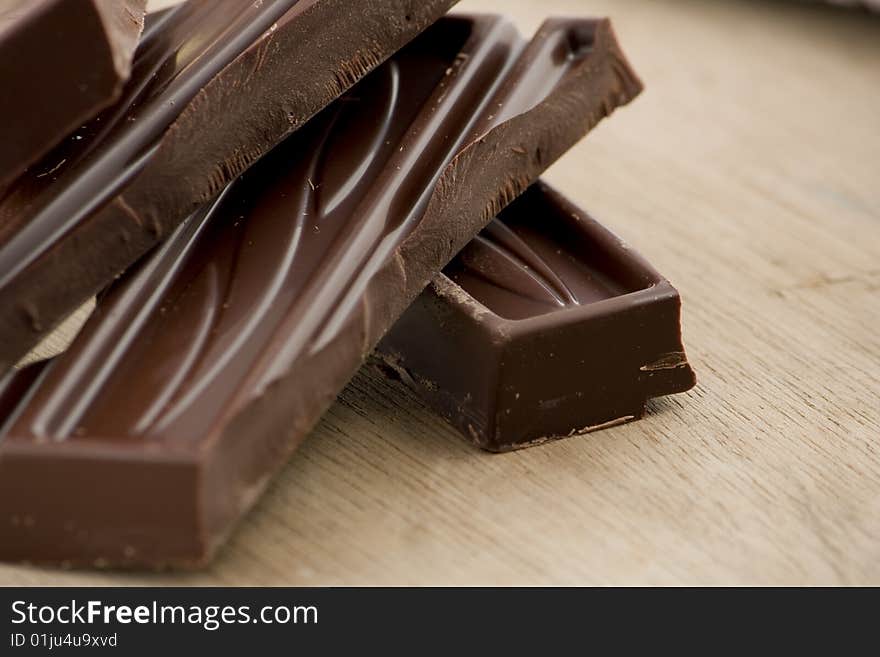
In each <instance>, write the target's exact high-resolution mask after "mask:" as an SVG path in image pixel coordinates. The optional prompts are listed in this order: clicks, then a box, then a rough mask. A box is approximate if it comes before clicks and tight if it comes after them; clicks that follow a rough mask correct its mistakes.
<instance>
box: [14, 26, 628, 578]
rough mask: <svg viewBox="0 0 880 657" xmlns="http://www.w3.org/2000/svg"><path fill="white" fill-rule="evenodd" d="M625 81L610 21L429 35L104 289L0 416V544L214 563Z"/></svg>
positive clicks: (618, 96) (622, 93) (97, 556)
mask: <svg viewBox="0 0 880 657" xmlns="http://www.w3.org/2000/svg"><path fill="white" fill-rule="evenodd" d="M640 88H641V87H640V84H639V82H638V80H637V78H636V77H635V75H634V74H633V73H632V72H631V70H630V69H629V67H628V65H627V64H626V62H625V60H624V59H623V57H622V55H621V53H620V51H619V49H618V47H617V44H616V42H615V40H614V37H613V33H612V31H611V28H610V25H609V24H608V23H607V22H606V21H586V20H555V21H551V22H548V23H547V24H546V25H545V26H544V27H542V29H541V30H540V31H539V33H538V34H537V36H536V37H535V38H534V40H533V41H532V42H531V43H530V44H528V45H526V44H525V42H524V41H523V39H522V38H521V37H520V36H519V35H518V34H517V32H516V30H515V29H514V28H513V27H512V26H511V25H510V24H509V23H507V22H506V21H504V20H501V19H498V18H495V17H479V18H473V19H471V18H463V17H461V18H447V19H444V20H442V21H441V22H439V23H438V24H437V25H436V26H434V27H432V28H430V29H429V30H428V31H427V33H426V34H424V35H423V36H421V37H419V39H417V40H416V41H415V42H413V43H412V44H411V45H409V46H408V47H406V48H405V49H404V50H403V51H401V52H400V53H399V54H398V55H396V56H394V57H393V58H392V60H391V61H390V62H389V63H387V64H386V65H384V66H383V67H381V68H380V69H379V70H378V71H377V72H375V73H374V74H372V75H371V76H370V77H368V78H367V79H366V80H364V81H363V82H362V83H360V84H359V85H358V86H357V87H356V88H355V89H353V90H352V92H351V93H349V94H348V95H346V96H345V97H343V98H342V99H341V100H340V101H339V102H338V103H336V104H335V105H333V106H331V108H330V109H328V110H326V111H325V112H323V113H322V114H320V115H319V116H318V117H316V119H315V120H313V121H312V122H311V123H310V124H309V125H308V126H307V127H306V128H305V129H303V130H301V131H299V132H297V133H296V134H295V135H293V136H292V137H291V138H290V139H289V140H288V141H286V142H285V143H284V144H282V145H281V146H280V147H278V148H276V149H275V150H274V151H273V152H272V153H270V154H269V156H267V157H266V158H264V160H263V161H261V162H260V163H259V164H258V165H257V166H255V167H254V168H253V169H251V170H250V171H249V172H247V173H246V174H244V175H243V176H242V177H241V178H240V179H239V181H238V182H237V183H235V184H233V185H232V186H230V187H229V188H228V190H227V191H226V192H224V194H223V195H222V196H221V197H220V199H219V200H218V201H217V202H215V203H214V204H212V205H210V206H209V207H207V208H205V209H204V210H203V211H201V212H199V213H197V214H196V215H194V216H193V217H191V218H190V219H189V220H188V221H187V222H185V223H184V224H183V225H182V226H181V227H180V228H179V229H178V230H177V231H176V233H175V234H174V235H173V236H172V238H171V239H169V240H168V241H167V242H166V243H165V244H163V245H162V246H161V247H160V248H159V249H158V250H157V251H156V252H155V253H154V254H152V255H151V256H150V257H149V258H147V259H146V260H144V261H142V263H141V264H140V265H139V266H138V267H137V269H136V270H134V271H131V272H129V273H127V274H126V275H125V277H124V278H123V279H122V280H121V281H119V282H118V283H117V284H116V285H114V286H113V287H112V288H111V290H110V291H109V292H108V293H107V294H106V295H105V296H103V297H102V299H100V301H99V303H98V307H97V309H96V311H95V313H94V314H93V316H92V317H91V318H90V320H89V321H88V322H87V324H86V326H85V327H84V329H83V332H82V333H81V334H80V335H79V336H78V337H77V339H76V340H75V341H74V343H73V345H72V346H71V348H70V349H69V350H68V351H67V352H66V353H64V354H62V355H61V356H59V357H58V358H57V359H56V360H55V361H54V362H53V363H52V364H51V365H49V366H47V367H46V369H45V370H44V371H43V372H42V373H41V375H40V377H39V379H38V380H37V381H36V383H35V384H34V385H33V386H31V388H30V389H29V391H28V392H27V394H26V395H25V396H24V398H23V399H22V401H21V402H20V403H19V404H18V405H17V408H16V410H15V411H14V412H13V413H12V415H11V416H10V417H9V419H8V421H7V423H6V425H5V427H4V429H3V432H2V436H3V442H2V443H0V557H2V558H4V559H14V560H18V559H26V560H29V561H35V562H55V563H57V562H69V563H73V564H95V565H125V566H135V565H140V566H145V565H149V566H161V565H167V564H171V565H177V566H193V565H199V564H203V563H205V562H206V561H208V560H209V559H210V558H211V555H212V554H213V553H214V551H215V549H216V548H217V546H218V545H219V544H220V542H221V541H222V539H223V537H224V536H225V535H226V534H227V533H228V532H229V531H230V529H231V527H232V526H233V524H234V521H235V520H236V519H237V518H238V517H239V516H240V515H241V514H242V513H243V512H244V511H245V510H246V509H247V508H248V507H249V506H250V505H251V504H253V502H254V500H255V499H256V498H257V497H258V496H259V494H260V492H261V491H262V490H263V488H264V487H265V485H266V483H267V481H268V480H269V478H270V477H271V475H272V473H273V472H275V471H276V470H277V469H278V468H280V467H281V465H282V464H283V463H284V461H285V460H286V458H287V457H288V456H289V455H290V453H291V452H292V451H293V450H294V449H295V448H296V447H297V445H298V444H299V443H300V441H301V440H302V439H303V438H304V437H305V435H306V433H307V432H308V431H309V430H310V429H311V427H312V426H313V425H314V423H315V422H316V421H317V420H318V418H319V417H320V415H321V414H322V413H323V412H324V410H326V409H327V407H328V406H329V405H330V404H331V403H332V402H333V400H334V398H335V397H336V395H337V394H338V392H339V391H340V390H341V389H342V387H343V386H344V385H345V383H346V382H347V381H348V380H349V378H350V377H351V376H352V375H353V374H354V373H355V372H356V370H357V368H358V367H359V366H360V365H361V363H362V362H363V360H364V359H365V357H366V355H367V354H368V353H369V352H370V351H371V350H372V348H373V347H374V345H375V344H376V342H377V341H378V340H379V338H380V337H381V336H382V335H383V334H384V333H385V332H386V331H387V329H388V328H389V326H390V325H391V324H392V323H393V322H394V320H395V319H396V318H397V317H398V316H399V315H400V313H401V312H402V311H403V310H404V309H405V307H406V306H407V304H408V303H409V302H411V301H412V300H413V299H414V298H415V297H416V296H417V295H418V293H419V292H420V291H421V290H422V289H423V288H424V286H425V285H426V284H427V283H428V282H429V281H430V279H431V278H432V277H433V276H434V275H436V274H437V272H439V270H440V269H441V267H442V266H443V265H444V264H446V263H447V262H448V261H449V260H450V259H451V258H452V257H453V255H454V254H455V253H456V252H457V251H459V250H460V249H461V247H462V246H464V244H466V243H467V242H468V241H469V240H470V239H472V238H473V237H474V235H476V233H477V232H478V231H479V230H480V228H482V227H483V226H484V225H485V224H486V223H487V222H488V221H489V219H490V218H491V217H493V216H495V214H497V212H498V211H499V210H500V209H501V208H502V207H503V206H504V205H506V204H507V203H508V202H509V201H510V200H511V199H512V198H514V197H515V196H517V195H518V194H520V193H521V192H522V191H523V190H524V189H526V187H527V186H528V185H529V184H530V183H531V182H533V181H534V180H535V179H536V178H537V176H538V175H539V174H540V172H541V171H543V170H544V169H545V168H546V167H547V166H549V165H550V164H551V163H552V162H553V161H554V160H556V159H557V158H558V157H559V156H560V155H561V154H562V153H563V152H564V151H565V150H566V149H567V148H568V147H570V146H571V145H572V144H573V143H575V142H576V141H577V140H578V139H579V138H580V137H582V136H583V135H584V134H585V133H586V132H587V131H588V130H589V129H590V128H592V127H593V126H594V125H595V124H596V123H597V122H598V121H599V120H600V119H601V118H603V117H604V116H606V115H607V114H608V113H609V112H611V111H612V110H613V109H614V108H615V107H617V106H618V105H620V104H623V103H626V102H628V101H629V100H630V99H631V98H632V97H633V96H634V95H636V94H637V93H638V91H639V90H640ZM38 480H39V481H40V485H39V486H34V485H33V483H34V481H38ZM82 482H88V485H87V486H83V485H81V483H82ZM22 491H27V494H26V495H25V494H22ZM25 517H27V518H30V519H31V522H29V523H28V525H27V526H25V525H24V524H22V523H21V522H20V521H19V522H17V523H16V522H12V520H11V519H15V518H17V519H19V520H20V519H21V518H25Z"/></svg>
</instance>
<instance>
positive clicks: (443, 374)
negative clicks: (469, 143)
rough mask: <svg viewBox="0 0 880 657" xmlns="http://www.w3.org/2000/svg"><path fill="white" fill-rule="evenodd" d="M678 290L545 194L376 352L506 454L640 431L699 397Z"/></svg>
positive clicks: (471, 253) (487, 239) (514, 210)
mask: <svg viewBox="0 0 880 657" xmlns="http://www.w3.org/2000/svg"><path fill="white" fill-rule="evenodd" d="M680 307H681V302H680V300H679V296H678V292H676V290H675V288H673V287H672V286H671V285H670V284H669V281H667V280H666V279H664V278H663V277H662V276H660V274H658V273H657V272H656V271H655V270H654V269H653V268H652V267H651V266H650V265H649V264H648V263H647V262H645V261H644V260H643V259H642V258H641V257H640V256H638V255H637V254H636V253H634V252H633V251H632V250H630V249H629V247H627V246H626V245H625V244H623V243H622V242H621V241H620V240H619V239H618V238H617V237H615V236H614V235H613V234H611V233H610V232H609V231H608V230H606V229H605V228H603V227H602V226H601V225H600V224H599V223H598V222H596V221H595V220H593V219H591V218H590V217H589V216H588V215H587V214H586V213H584V212H582V211H581V210H579V209H578V208H577V207H575V206H574V205H572V204H571V203H570V202H569V201H567V200H566V199H565V198H563V197H562V196H561V195H560V194H558V193H557V192H555V191H553V190H552V189H550V188H549V187H547V186H546V185H544V184H536V185H535V186H534V187H532V188H531V189H529V190H528V191H527V192H526V193H525V194H523V196H522V197H521V198H519V199H518V200H517V201H515V202H514V203H513V204H512V205H511V206H510V207H509V208H507V209H506V210H505V211H504V212H503V213H501V215H500V216H499V217H498V218H497V219H495V220H494V221H493V222H492V223H491V224H489V226H488V227H487V228H486V229H485V230H484V231H483V232H482V233H481V234H480V235H479V236H478V237H477V238H476V239H474V240H473V241H472V242H471V243H470V244H468V245H467V247H465V249H464V250H463V251H462V252H461V253H460V254H459V255H458V256H457V257H456V258H455V260H453V261H452V262H451V263H450V264H449V265H448V266H447V267H446V269H445V270H444V273H443V274H441V275H439V276H438V277H437V278H435V279H434V281H433V283H432V284H431V285H430V286H429V287H428V288H427V289H426V290H425V291H424V292H423V293H422V295H421V297H419V299H418V300H417V301H416V302H415V303H414V304H413V305H412V306H411V307H410V308H409V309H408V310H407V311H406V313H404V315H403V316H402V317H401V318H400V319H399V320H398V322H397V323H396V324H395V325H394V327H393V328H392V329H391V331H390V332H389V334H388V335H387V336H386V337H385V339H384V340H383V341H382V343H380V345H379V348H378V351H379V353H380V354H381V355H382V357H383V359H384V360H385V362H387V363H388V364H390V365H391V366H392V367H393V368H394V370H395V371H396V372H397V373H399V374H400V375H401V378H403V379H404V380H405V381H406V382H407V383H409V384H410V385H412V386H413V387H414V388H415V390H417V391H418V393H419V394H420V395H421V397H422V398H423V399H424V400H425V401H426V402H427V403H428V404H429V405H430V406H432V407H433V408H434V409H436V410H437V411H438V412H439V413H441V414H442V415H443V416H444V417H445V418H446V419H447V420H449V421H450V422H451V423H452V424H453V425H455V426H456V427H457V428H458V429H459V430H460V431H461V432H462V433H463V434H464V435H465V436H466V437H467V438H468V439H470V440H471V441H473V442H474V443H476V444H477V445H479V446H480V447H482V448H483V449H487V450H490V451H495V452H501V451H508V450H511V449H518V448H521V447H528V446H530V445H534V444H537V443H541V442H544V441H546V440H550V439H552V438H560V437H564V436H571V435H575V434H581V433H585V432H588V431H593V430H595V429H601V428H604V427H607V426H611V425H615V424H620V423H622V422H628V421H630V420H635V419H637V418H640V417H642V415H643V414H644V412H645V403H646V401H647V400H648V399H650V398H652V397H657V396H660V395H668V394H672V393H676V392H684V391H685V390H688V389H690V388H691V387H692V386H693V385H694V383H695V380H694V374H693V371H692V370H691V368H690V366H689V365H688V362H687V359H686V357H685V353H684V347H683V346H682V341H681V329H680V321H679V313H680Z"/></svg>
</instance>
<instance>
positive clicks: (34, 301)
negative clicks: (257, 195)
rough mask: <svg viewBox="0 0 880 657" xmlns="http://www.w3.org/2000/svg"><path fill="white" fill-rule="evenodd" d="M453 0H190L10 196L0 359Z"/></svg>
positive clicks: (8, 359) (1, 213)
mask: <svg viewBox="0 0 880 657" xmlns="http://www.w3.org/2000/svg"><path fill="white" fill-rule="evenodd" d="M454 3H455V0H424V1H422V2H408V1H407V2H404V1H402V0H369V1H367V0H360V1H352V0H262V1H261V2H254V1H253V0H189V2H186V3H185V4H183V5H180V6H178V7H175V8H173V9H170V10H168V11H166V12H164V13H163V14H161V15H160V16H158V17H156V19H155V20H151V24H150V25H149V26H148V27H147V29H145V31H144V36H143V39H142V41H141V44H140V46H139V48H138V50H137V53H136V56H135V61H134V65H133V72H132V77H131V79H130V80H129V82H128V84H127V85H126V87H125V90H124V92H123V95H122V98H121V99H120V100H119V101H118V102H117V103H116V104H115V105H113V106H112V107H110V108H109V109H107V110H105V111H104V112H102V113H101V114H100V115H98V116H97V117H95V118H94V119H93V120H92V121H90V122H89V123H88V124H87V125H86V126H84V127H83V128H82V129H80V130H78V131H76V132H75V133H73V134H72V135H70V136H69V138H67V139H66V140H65V141H64V142H63V143H62V144H61V145H59V146H58V147H57V148H56V149H54V150H53V151H52V152H50V153H49V154H48V155H47V156H46V157H45V158H44V159H43V160H42V161H41V162H40V163H39V164H37V165H35V166H33V167H31V169H30V170H29V171H28V173H27V174H25V176H24V177H22V178H20V179H19V180H18V181H17V182H16V183H15V184H14V185H13V186H11V187H10V188H9V189H8V190H7V191H6V194H5V197H4V198H2V199H0V302H2V304H0V372H2V371H4V370H6V369H8V368H9V367H12V366H13V365H14V364H15V362H17V361H18V360H19V358H21V357H22V356H23V355H24V354H25V353H26V352H27V351H28V350H29V349H30V348H31V347H32V346H33V345H34V344H35V343H36V342H37V341H38V340H39V339H40V338H41V337H42V336H43V335H44V334H45V333H47V332H48V331H50V330H51V329H52V327H54V326H55V325H56V324H57V323H58V322H59V321H61V320H62V319H63V318H64V317H65V316H67V315H68V314H69V313H70V312H72V311H73V310H75V309H76V308H77V307H78V306H79V305H80V304H81V303H82V302H83V301H85V300H86V299H87V298H89V297H90V296H92V295H94V294H95V293H96V292H97V291H98V290H100V289H102V288H103V287H104V286H106V285H107V284H108V283H110V282H111V281H112V280H113V279H114V278H115V277H116V276H118V275H119V274H120V273H121V272H122V270H123V269H125V268H126V267H128V266H129V265H131V264H132V263H133V262H134V261H135V260H136V259H137V258H138V257H140V256H141V255H143V254H144V253H145V252H146V251H147V250H148V249H149V248H150V247H151V246H153V245H155V244H156V243H157V242H158V241H159V240H160V239H162V238H164V237H167V236H168V234H169V233H170V231H171V230H172V229H173V228H174V227H175V226H177V225H178V224H179V223H180V222H181V221H182V220H184V219H185V218H186V217H187V216H189V215H190V214H192V212H194V211H195V210H196V209H197V208H198V207H200V206H201V205H202V204H204V203H206V202H208V201H210V200H211V199H212V198H214V197H215V196H216V195H217V194H218V193H219V192H220V191H222V190H223V188H224V187H225V186H226V184H227V183H229V182H231V181H232V180H233V179H234V178H235V177H236V176H237V175H238V174H240V173H241V172H242V171H244V170H246V169H247V168H248V167H249V166H250V165H251V164H253V163H254V162H255V161H256V160H257V159H259V158H260V156H262V155H263V154H265V153H266V152H267V151H268V150H269V149H270V148H271V147H273V146H274V145H276V144H277V143H278V142H279V141H280V140H281V139H282V138H283V137H285V136H286V135H288V134H290V133H291V132H292V131H293V130H295V129H296V128H299V127H300V126H301V125H302V124H303V123H305V121H306V120H307V119H308V118H310V117H311V116H312V115H314V114H315V113H316V112H317V111H319V110H320V109H322V108H324V107H325V106H326V105H327V104H328V103H329V102H330V101H332V100H334V99H335V98H337V97H338V96H339V95H340V94H341V93H342V92H343V91H344V90H346V89H347V88H348V87H350V86H351V85H352V84H353V83H354V82H355V81H357V80H358V79H360V78H361V77H363V75H365V74H366V73H367V72H369V71H370V70H371V69H373V68H375V67H376V66H377V65H378V64H380V63H381V62H382V61H383V60H384V59H386V58H387V57H388V56H389V55H390V54H391V53H393V52H395V51H397V50H398V49H400V47H401V46H403V45H404V44H405V43H407V42H408V41H409V40H411V39H412V37H414V36H415V35H416V34H418V33H419V32H421V31H422V30H423V29H424V28H425V27H427V26H428V25H429V24H431V23H432V22H433V21H434V20H436V19H437V18H438V17H439V16H441V15H442V14H443V13H444V12H446V10H448V9H449V7H450V6H452V5H453V4H454Z"/></svg>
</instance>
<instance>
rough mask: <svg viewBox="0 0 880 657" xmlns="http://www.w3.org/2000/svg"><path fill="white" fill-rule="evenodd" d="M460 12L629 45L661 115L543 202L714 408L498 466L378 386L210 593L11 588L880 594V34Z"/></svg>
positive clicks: (38, 578)
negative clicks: (617, 244) (601, 239)
mask: <svg viewBox="0 0 880 657" xmlns="http://www.w3.org/2000/svg"><path fill="white" fill-rule="evenodd" d="M461 7H462V9H467V10H480V11H501V12H506V13H509V14H510V15H511V16H512V17H513V18H514V19H515V20H516V21H517V23H518V24H520V25H521V26H522V29H523V30H524V31H528V32H531V31H532V30H533V28H535V27H536V26H537V24H538V22H539V20H540V18H541V17H542V16H543V15H545V14H549V13H554V14H594V15H603V14H607V15H611V16H612V17H613V18H614V19H615V21H616V25H617V28H618V32H619V35H620V37H621V39H622V41H623V44H624V46H625V48H626V49H627V50H628V52H629V53H630V54H631V56H632V59H633V62H634V64H635V65H636V68H637V70H639V71H640V72H641V73H642V75H643V77H644V79H645V81H646V83H647V85H648V90H647V92H646V93H645V95H644V96H643V97H642V98H640V99H639V100H638V101H637V102H636V103H635V105H633V106H632V107H631V108H628V109H626V110H625V111H622V112H620V113H619V114H618V115H616V116H615V117H614V118H613V120H611V121H610V122H608V123H606V124H604V125H603V126H601V127H600V128H599V129H598V130H597V132H596V133H595V134H594V135H593V136H592V137H591V138H589V139H588V140H587V141H586V142H584V143H583V144H582V145H580V146H578V147H577V148H576V149H575V150H574V151H573V152H572V153H571V154H570V155H569V156H568V157H567V158H566V159H565V160H564V161H563V162H561V163H560V164H559V165H557V166H556V167H555V168H554V169H553V170H552V171H551V172H550V174H549V175H548V178H549V180H551V181H552V182H553V183H555V184H556V185H557V186H559V187H560V188H561V189H563V190H564V191H566V192H567V193H568V194H570V195H571V196H572V197H573V198H574V199H576V200H577V201H578V202H580V203H582V204H583V206H584V207H585V208H588V209H589V210H591V211H592V212H593V213H595V214H596V215H597V216H598V217H600V218H601V219H602V220H604V221H605V222H606V223H607V224H608V225H610V226H612V227H613V228H614V229H615V230H617V231H618V232H619V233H620V234H621V235H622V236H623V237H625V238H626V239H627V240H628V241H629V242H630V243H631V244H632V245H634V246H636V247H637V248H639V249H640V250H641V251H642V252H643V253H644V254H645V255H646V256H648V257H649V259H650V260H651V261H652V262H653V263H655V264H656V265H657V267H658V268H659V269H660V270H661V271H663V272H664V273H665V274H666V275H667V276H669V277H670V279H671V280H672V281H673V282H674V283H675V284H676V285H677V286H678V287H679V289H680V290H681V292H682V295H683V297H684V303H685V306H684V330H685V340H686V344H687V347H688V352H689V355H690V357H691V360H692V361H693V364H694V366H695V368H696V371H697V374H698V377H699V379H700V384H699V386H698V387H697V388H696V389H695V390H694V391H693V392H691V393H689V394H686V395H681V396H678V397H674V398H669V399H665V400H662V401H658V402H656V403H654V404H653V405H652V412H651V413H650V415H649V416H648V417H647V418H646V419H645V420H644V421H642V422H639V423H635V424H630V425H627V426H623V427H618V428H614V429H609V430H607V431H603V432H601V433H597V434H593V435H590V436H586V437H580V438H574V439H570V440H566V441H562V442H558V443H554V444H549V445H545V446H542V447H539V448H536V449H531V450H527V451H523V452H518V453H514V454H508V455H503V456H493V455H489V454H484V453H481V452H478V451H476V450H475V449H473V448H471V447H470V446H468V445H467V444H465V443H464V442H463V441H461V440H460V439H459V438H458V436H457V434H456V433H455V432H454V431H452V430H451V429H449V428H448V427H447V426H445V425H444V424H443V422H441V421H439V420H438V419H437V418H435V417H434V416H433V415H431V413H429V412H427V411H426V410H425V409H424V408H423V407H422V405H421V404H420V403H419V402H418V401H417V400H416V399H415V398H414V397H413V396H412V395H411V394H409V393H408V392H407V391H406V390H405V389H404V388H402V387H401V386H399V385H396V384H391V383H388V382H387V381H385V380H384V379H383V378H382V377H381V376H380V375H378V374H377V373H376V372H375V371H374V370H373V369H371V368H369V367H368V368H365V370H364V371H363V372H362V373H361V374H360V375H359V376H358V377H357V378H356V380H355V381H354V382H353V383H352V384H351V385H350V386H349V387H348V388H347V389H346V391H345V392H344V393H343V394H342V396H341V397H340V399H339V402H338V403H337V404H336V405H335V406H334V407H333V409H332V410H331V411H330V412H329V413H328V415H327V416H326V418H325V419H324V421H323V422H322V423H321V424H320V426H319V427H318V428H317V429H316V430H315V432H314V435H313V436H312V437H311V438H310V439H309V440H308V441H307V442H306V444H305V446H304V447H303V449H302V450H301V451H300V452H299V453H298V454H297V455H296V456H295V457H294V458H293V460H292V461H291V462H290V464H289V465H288V466H287V467H286V468H285V470H284V471H283V473H282V475H281V476H280V477H279V478H278V479H277V480H276V482H275V483H274V485H273V486H272V487H271V489H270V490H269V492H268V494H267V495H266V496H265V497H264V498H263V500H262V501H261V502H260V503H259V505H258V506H257V508H256V509H255V510H254V512H253V513H252V514H251V515H250V516H249V517H248V518H247V519H246V520H245V521H244V522H243V524H242V526H241V527H240V529H239V530H238V532H237V533H236V534H235V535H234V537H233V539H232V541H231V542H230V544H229V546H228V547H227V548H226V549H225V550H224V551H223V553H222V554H221V555H220V558H219V559H218V560H217V562H216V563H215V564H214V565H213V567H212V568H210V569H209V570H207V571H204V572H200V573H194V574H157V575H152V574H147V575H145V574H136V573H135V574H131V573H108V574H104V573H99V574H95V573H87V572H82V573H59V572H55V571H51V570H40V569H34V568H26V567H19V566H0V582H2V583H6V584H13V583H14V584H50V583H60V584H93V583H100V584H254V585H256V584H266V585H281V584H306V585H308V584H311V585H317V584H803V583H814V584H857V583H874V584H880V399H878V398H880V335H878V327H880V19H877V18H871V17H867V16H866V15H863V14H860V13H849V12H845V11H834V10H828V9H823V8H820V7H813V6H806V5H798V4H788V3H781V2H757V1H755V2H747V1H739V0H718V1H714V2H713V1H705V2H703V1H696V0H693V1H686V0H677V1H676V0H666V1H661V0H604V1H603V0H548V1H542V2H539V1H537V0H536V1H529V0H494V1H488V0H484V1H477V0H467V1H465V2H463V3H462V5H461ZM34 484H35V485H39V482H34Z"/></svg>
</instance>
